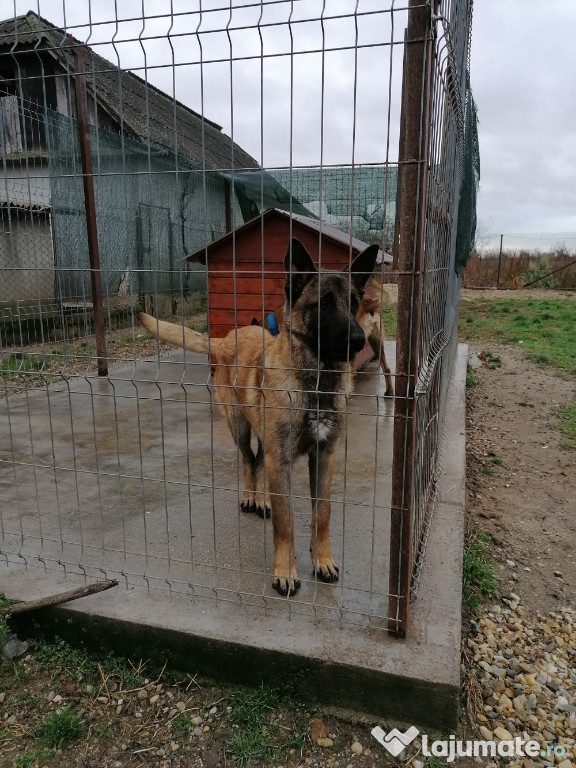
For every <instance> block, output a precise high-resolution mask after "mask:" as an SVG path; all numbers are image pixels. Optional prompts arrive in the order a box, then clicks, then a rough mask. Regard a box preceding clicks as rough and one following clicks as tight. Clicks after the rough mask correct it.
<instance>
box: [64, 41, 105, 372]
mask: <svg viewBox="0 0 576 768" xmlns="http://www.w3.org/2000/svg"><path fill="white" fill-rule="evenodd" d="M70 44H71V45H73V44H74V43H73V42H72V41H70ZM73 50H74V54H75V66H74V88H75V92H76V117H77V119H78V134H79V137H80V155H81V158H82V181H83V184H84V208H85V211H86V231H87V234H88V256H89V259H90V281H91V285H92V309H93V312H94V335H95V338H96V359H97V361H98V376H108V352H107V349H106V326H105V323H104V303H103V301H102V275H101V271H100V254H99V251H98V230H97V226H96V201H95V198H94V177H93V169H92V153H91V150H90V128H89V125H88V98H87V96H86V76H85V72H84V61H85V55H86V50H85V48H84V46H81V47H79V48H78V47H76V48H74V49H73Z"/></svg>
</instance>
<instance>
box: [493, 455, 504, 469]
mask: <svg viewBox="0 0 576 768" xmlns="http://www.w3.org/2000/svg"><path fill="white" fill-rule="evenodd" d="M490 461H491V462H492V464H495V465H496V466H497V467H500V466H501V465H502V459H501V458H500V456H496V455H494V456H490Z"/></svg>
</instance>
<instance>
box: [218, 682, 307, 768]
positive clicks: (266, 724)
mask: <svg viewBox="0 0 576 768" xmlns="http://www.w3.org/2000/svg"><path fill="white" fill-rule="evenodd" d="M279 699H280V694H279V691H277V690H276V689H274V688H270V687H269V686H265V685H262V686H261V687H260V688H257V689H255V690H249V689H245V688H242V689H237V690H235V691H233V692H232V694H231V696H230V705H231V710H230V713H229V715H228V720H229V721H230V722H231V723H232V724H233V726H235V727H236V729H237V732H236V733H235V734H234V736H233V737H232V739H231V740H230V742H229V748H230V751H231V752H232V754H233V756H234V760H235V762H236V765H238V766H249V765H250V764H251V763H252V761H253V760H260V761H263V762H278V761H279V760H280V759H281V755H282V753H283V752H284V751H286V750H287V749H302V747H303V745H304V743H305V739H306V736H305V729H298V728H297V729H296V730H295V731H293V732H290V733H289V735H288V737H287V739H286V740H285V741H282V740H280V739H279V736H280V735H281V734H280V726H279V725H278V723H277V722H275V721H274V720H272V719H271V712H272V710H273V708H274V707H275V705H276V704H278V702H279Z"/></svg>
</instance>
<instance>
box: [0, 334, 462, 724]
mask: <svg viewBox="0 0 576 768" xmlns="http://www.w3.org/2000/svg"><path fill="white" fill-rule="evenodd" d="M386 352H387V357H388V359H389V360H391V361H393V360H394V350H393V348H392V346H391V348H390V349H387V350H386ZM465 371H466V350H465V349H464V348H459V353H458V359H457V364H456V371H455V375H454V379H453V383H452V387H451V395H450V396H451V400H452V402H451V403H449V405H448V408H447V413H448V414H449V419H450V423H449V424H448V425H447V430H446V435H447V444H446V446H445V450H444V456H445V457H446V462H445V469H444V475H443V479H442V484H441V487H440V495H439V500H438V503H437V508H436V513H435V515H434V518H433V522H432V526H431V531H430V536H429V544H428V553H427V562H426V565H425V569H424V572H423V576H422V580H421V583H420V590H419V597H418V599H417V600H416V601H415V603H414V605H413V612H412V624H411V630H410V633H409V637H408V639H407V640H397V639H394V638H391V637H390V636H389V635H388V634H387V632H386V631H385V627H386V622H387V604H388V535H389V527H388V522H389V510H390V484H389V478H390V467H391V445H392V403H391V402H390V401H389V400H387V399H385V398H384V397H383V381H381V377H380V376H379V374H378V372H377V370H376V369H375V367H371V368H370V369H369V370H368V371H367V372H364V373H360V374H359V375H358V381H357V386H356V392H355V395H354V396H353V397H352V398H351V400H350V401H349V405H348V429H347V437H346V440H345V441H344V443H343V445H342V447H341V450H340V452H339V456H338V469H337V473H336V480H335V484H334V491H333V524H332V541H333V547H334V549H335V551H336V553H337V555H336V557H337V560H339V563H340V566H341V579H340V582H339V583H338V584H336V585H325V584H320V583H317V582H315V581H314V579H313V578H312V577H311V574H310V561H309V555H308V538H309V533H308V521H309V506H310V502H309V498H308V489H307V478H306V475H307V471H306V467H305V463H304V462H303V461H302V462H300V463H298V464H297V465H296V467H295V471H294V475H293V486H292V503H293V509H294V514H295V518H296V530H297V539H296V548H297V554H298V567H299V571H300V576H301V577H303V586H302V589H301V591H300V592H299V593H298V595H297V596H296V597H293V598H291V599H290V600H287V599H285V598H280V597H279V596H278V595H276V593H275V592H274V591H273V590H272V589H271V580H272V577H271V558H272V537H271V524H270V521H263V520H261V519H260V518H257V517H256V516H252V515H244V514H242V513H241V512H240V511H239V509H238V502H239V497H240V493H241V489H240V482H239V479H240V477H239V463H238V456H237V453H236V449H235V447H234V446H233V443H232V440H231V438H230V436H229V434H228V430H227V427H226V424H225V422H224V419H223V417H222V415H221V414H220V411H219V409H218V408H217V406H216V405H215V404H214V403H213V402H212V399H211V396H210V391H209V387H208V386H207V384H208V381H209V371H208V368H207V366H206V362H205V359H203V358H202V357H201V356H194V355H189V354H188V355H187V356H186V358H185V359H184V358H183V356H182V354H175V355H171V356H170V357H169V358H168V359H166V360H162V361H161V362H160V363H158V361H152V362H148V363H143V364H138V365H136V366H133V367H131V368H126V369H122V370H117V371H113V372H112V374H111V376H110V377H109V378H108V379H105V380H98V379H94V378H89V377H85V378H78V379H73V380H69V381H68V382H67V383H61V384H59V385H55V386H51V387H49V388H48V389H47V390H45V391H44V392H42V393H34V394H30V395H28V396H27V397H20V398H13V399H11V400H10V401H9V402H6V403H4V404H3V405H2V408H1V409H0V411H1V412H0V417H1V418H3V419H4V420H5V422H6V423H7V424H8V425H9V430H8V433H9V434H5V435H4V436H3V437H2V438H1V443H0V460H1V464H0V489H1V491H0V492H1V495H2V498H3V500H4V503H3V506H2V513H1V522H2V539H1V541H2V543H1V548H0V556H1V557H2V558H3V564H4V567H3V566H2V562H0V580H1V583H2V587H1V589H2V591H4V592H5V593H6V594H8V595H10V596H11V597H14V598H19V599H24V598H28V599H31V598H33V597H38V596H42V595H43V594H52V593H54V592H57V591H64V589H67V588H70V585H71V583H75V582H78V583H80V582H82V583H83V582H84V580H85V579H86V578H88V579H95V578H102V577H104V576H105V577H107V578H115V577H116V578H118V579H119V581H120V587H119V588H118V589H116V590H113V591H108V592H106V593H102V594H101V595H95V596H92V597H90V598H85V599H83V600H81V601H77V602H75V603H73V604H70V605H68V606H65V607H62V608H59V609H53V610H51V611H45V612H43V614H42V615H41V616H39V615H37V616H36V617H33V618H32V619H30V618H28V619H26V618H23V619H22V621H30V620H33V621H37V620H41V623H42V625H43V626H44V627H45V628H51V629H52V631H55V632H57V633H58V634H60V635H66V634H70V633H75V632H77V631H78V630H81V631H80V635H81V637H82V638H83V639H84V641H86V638H87V637H92V638H93V641H94V642H97V643H98V644H103V645H107V646H114V645H115V646H119V647H121V648H129V649H130V652H132V653H134V652H137V653H138V655H141V656H148V655H151V654H152V653H153V654H154V655H156V656H157V655H158V652H159V649H162V653H163V654H165V655H166V657H167V658H168V659H169V661H170V663H171V664H173V665H174V666H177V667H180V668H198V669H201V670H202V672H203V673H205V674H214V675H217V676H220V677H223V678H224V679H226V680H229V681H237V682H252V683H253V682H255V681H257V680H258V679H270V680H277V679H278V675H280V676H281V678H282V680H283V681H284V682H285V681H286V680H287V679H288V678H291V679H293V681H294V687H295V689H296V690H297V692H299V693H300V694H301V695H303V696H307V697H309V698H312V699H314V700H321V701H323V702H324V703H327V704H338V705H339V706H345V707H348V708H351V709H357V710H361V711H365V712H369V713H370V714H372V715H373V716H376V717H386V718H391V719H395V720H398V721H403V722H408V723H413V724H416V725H424V726H432V727H440V728H446V729H450V728H452V727H454V725H455V723H456V719H457V709H458V684H459V652H460V598H461V595H460V590H461V557H462V542H463V530H464V522H463V520H464V515H463V513H464V467H465V463H464V381H465ZM86 628H88V629H89V630H90V632H89V633H88V634H87V633H86V632H85V631H82V630H86Z"/></svg>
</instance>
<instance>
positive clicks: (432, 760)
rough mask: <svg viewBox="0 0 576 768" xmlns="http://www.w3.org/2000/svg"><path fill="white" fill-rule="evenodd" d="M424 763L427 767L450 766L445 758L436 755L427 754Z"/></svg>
mask: <svg viewBox="0 0 576 768" xmlns="http://www.w3.org/2000/svg"><path fill="white" fill-rule="evenodd" d="M424 765H425V766H426V768H448V763H445V762H444V761H443V760H440V758H439V757H435V756H434V755H427V756H426V757H425V758H424Z"/></svg>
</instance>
